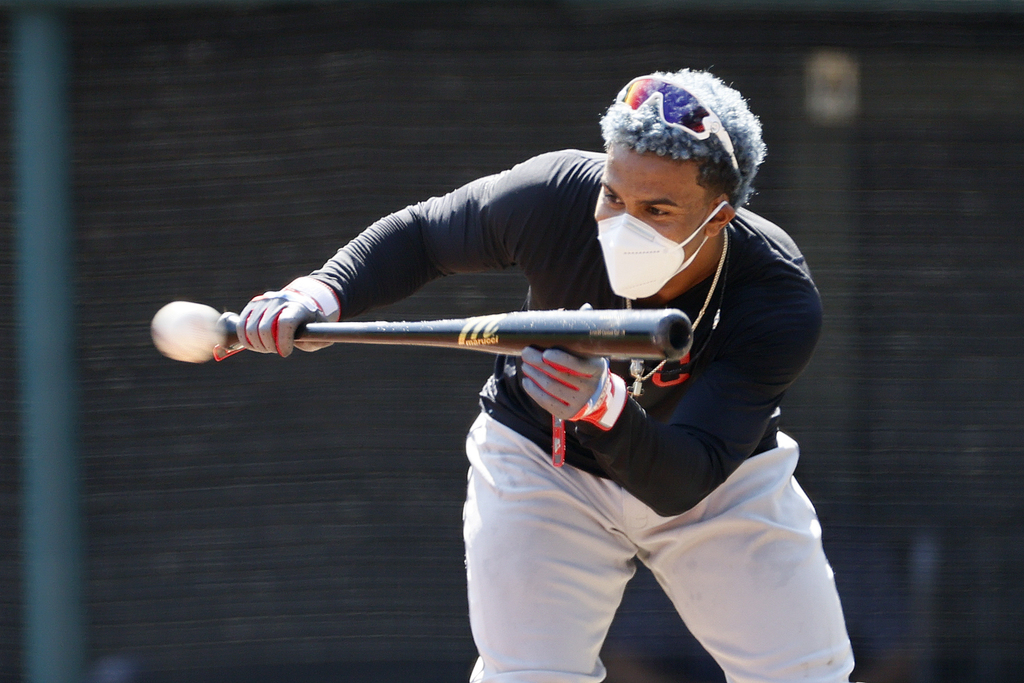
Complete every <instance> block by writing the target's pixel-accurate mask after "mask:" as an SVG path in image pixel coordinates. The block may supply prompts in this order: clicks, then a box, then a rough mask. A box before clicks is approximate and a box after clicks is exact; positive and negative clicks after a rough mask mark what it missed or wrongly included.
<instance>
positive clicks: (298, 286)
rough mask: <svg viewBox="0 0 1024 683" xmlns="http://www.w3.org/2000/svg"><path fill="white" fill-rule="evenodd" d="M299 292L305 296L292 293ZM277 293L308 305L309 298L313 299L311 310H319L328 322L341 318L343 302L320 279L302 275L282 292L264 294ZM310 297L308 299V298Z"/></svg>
mask: <svg viewBox="0 0 1024 683" xmlns="http://www.w3.org/2000/svg"><path fill="white" fill-rule="evenodd" d="M292 293H293V294H299V295H301V296H302V297H303V298H292V297H291V296H290V294H292ZM269 294H275V295H277V296H280V297H281V298H285V299H288V300H289V301H296V302H297V303H302V304H303V305H306V306H308V305H309V302H308V300H312V302H313V307H312V309H311V310H314V311H319V312H320V313H321V314H323V317H324V319H325V320H326V321H328V322H332V323H333V322H337V321H338V319H339V318H341V304H340V303H339V302H338V296H337V295H336V294H335V293H334V290H333V289H331V288H330V287H328V286H327V285H326V284H324V283H323V282H320V280H317V279H316V278H311V277H300V278H298V279H296V280H292V281H291V282H290V283H289V284H288V286H287V287H285V288H284V290H282V291H280V292H268V293H267V294H264V296H268V295H269ZM307 299H308V300H307Z"/></svg>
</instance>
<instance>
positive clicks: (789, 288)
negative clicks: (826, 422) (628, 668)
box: [238, 70, 853, 683]
mask: <svg viewBox="0 0 1024 683" xmlns="http://www.w3.org/2000/svg"><path fill="white" fill-rule="evenodd" d="M601 130H602V133H603V136H604V141H605V151H604V153H600V154H599V153H591V152H583V151H577V150H566V151H560V152H553V153H549V154H544V155H541V156H538V157H535V158H533V159H530V160H528V161H525V162H523V163H522V164H520V165H518V166H516V167H514V168H512V169H510V170H508V171H505V172H503V173H499V174H497V175H493V176H489V177H485V178H481V179H479V180H476V181H474V182H471V183H469V184H468V185H466V186H464V187H462V188H460V189H458V190H455V191H454V192H452V193H450V194H448V195H445V196H443V197H437V198H433V199H430V200H427V201H425V202H423V203H420V204H416V205H414V206H410V207H408V208H406V209H403V210H401V211H399V212H397V213H394V214H391V215H389V216H386V217H385V218H383V219H381V220H380V221H378V222H377V223H375V224H374V225H372V226H370V227H369V228H368V229H367V230H365V231H364V232H363V233H362V234H360V235H359V236H358V237H357V238H356V239H354V240H352V242H350V243H349V244H348V245H346V246H345V247H343V248H342V249H341V250H339V251H338V252H337V254H336V255H335V256H334V257H333V258H331V259H330V260H329V261H328V262H327V263H326V264H325V265H324V266H323V267H322V268H321V269H319V270H317V271H315V272H313V273H312V274H311V275H310V276H308V277H302V278H299V279H297V280H295V281H294V282H292V283H291V284H289V285H288V286H287V287H285V288H284V289H283V290H280V291H274V292H267V293H266V294H263V295H262V296H259V297H256V298H255V299H253V300H252V301H251V302H249V304H248V305H247V306H246V307H245V308H244V309H243V311H242V312H241V314H240V322H239V325H238V330H239V337H240V340H241V343H242V344H244V345H245V346H246V347H247V348H249V349H252V350H254V351H259V352H263V353H277V354H279V355H281V356H288V355H289V354H290V353H291V352H292V349H293V347H295V346H297V347H299V348H300V349H304V350H315V349H316V348H321V347H322V346H324V345H325V344H322V343H317V344H313V343H304V342H295V341H294V335H295V330H296V328H297V327H298V326H300V325H302V324H304V323H306V322H311V321H315V320H329V321H334V320H338V319H340V318H348V317H352V316H355V315H358V314H360V313H362V312H364V311H366V310H367V309H370V308H372V307H376V306H382V305H385V304H388V303H390V302H393V301H396V300H398V299H401V298H403V297H405V296H408V295H409V294H411V293H412V292H414V291H416V290H417V289H418V288H419V287H421V286H422V285H423V284H425V283H426V282H428V281H430V280H432V279H434V278H437V277H440V276H444V275H450V274H453V273H463V272H476V271H482V270H485V269H492V268H506V267H509V266H516V267H518V268H520V269H522V271H523V272H524V273H525V274H526V277H527V279H528V280H529V284H530V289H529V295H528V300H527V307H528V308H530V309H558V308H565V309H575V308H580V307H583V306H588V305H589V306H593V307H594V308H598V309H621V308H631V307H632V308H648V307H651V308H662V307H673V308H679V309H682V310H683V311H685V312H686V313H687V315H688V316H689V317H690V319H691V320H692V321H693V327H694V343H693V347H692V349H691V352H690V354H689V355H688V356H686V357H685V358H683V359H681V360H680V361H671V362H665V363H653V362H646V363H645V362H642V361H639V360H637V361H633V362H623V363H619V362H613V363H609V362H608V361H607V360H605V359H600V358H597V359H583V358H578V357H576V356H573V355H571V354H569V353H566V352H563V351H560V350H557V349H546V350H544V349H536V348H527V349H524V350H523V352H522V357H521V358H518V357H505V356H499V357H498V358H497V361H496V365H495V369H494V374H493V376H492V377H490V379H489V380H488V381H487V382H486V384H485V385H484V387H483V389H482V391H481V393H480V405H481V408H482V410H481V413H480V416H479V418H478V419H477V420H476V422H475V423H474V425H473V427H472V428H471V429H470V432H469V436H468V438H467V443H466V450H467V454H468V456H469V461H470V465H471V468H470V477H469V485H468V493H467V498H466V504H465V515H464V517H465V527H464V535H465V542H466V567H467V578H468V588H469V611H470V623H471V627H472V632H473V638H474V640H475V642H476V646H477V648H478V651H479V655H480V656H479V659H478V660H477V664H476V667H475V669H474V671H473V673H472V675H471V681H473V682H474V683H477V682H482V681H487V682H490V683H584V682H592V681H601V680H602V679H603V678H604V676H605V669H604V667H603V665H602V664H601V661H600V658H599V652H600V649H601V645H602V642H603V640H604V638H605V635H606V633H607V631H608V627H609V625H610V624H611V621H612V618H613V616H614V614H615V611H616V608H617V606H618V605H619V602H620V600H621V598H622V594H623V590H624V589H625V586H626V583H627V582H628V581H629V579H630V577H631V576H632V575H633V573H634V568H635V562H636V561H637V560H639V561H640V562H643V563H644V564H646V565H647V566H648V567H649V568H650V569H651V571H652V573H653V574H654V576H655V577H656V578H657V580H658V581H659V583H660V584H661V586H662V588H663V589H664V590H665V592H666V594H667V595H668V597H669V598H670V599H671V600H672V602H673V603H674V605H675V607H676V609H677V610H678V611H679V614H680V616H681V617H682V618H683V620H684V621H685V623H686V625H687V626H688V627H689V629H690V631H691V632H692V633H693V634H694V635H695V636H696V637H697V639H698V640H700V642H701V643H702V644H703V645H704V647H705V648H706V649H707V650H708V652H710V653H711V655H712V656H713V657H714V658H715V659H716V660H717V662H718V663H719V664H720V665H721V667H722V669H723V670H724V671H725V675H726V679H727V680H728V681H730V682H732V683H765V682H769V681H770V682H782V681H798V680H799V681H810V682H813V683H840V682H843V683H845V682H847V681H848V677H849V674H850V672H851V671H852V669H853V655H852V653H851V649H850V642H849V638H848V637H847V633H846V628H845V625H844V621H843V615H842V609H841V607H840V603H839V598H838V595H837V593H836V588H835V584H834V581H833V577H832V571H831V569H830V567H829V564H828V562H827V560H826V558H825V555H824V553H823V552H822V546H821V527H820V525H819V523H818V520H817V516H816V514H815V511H814V508H813V507H812V505H811V503H810V501H809V500H808V499H807V497H806V496H805V495H804V493H803V491H802V490H801V489H800V486H799V485H798V484H797V482H796V480H795V479H794V478H793V471H794V468H795V467H796V464H797V459H798V447H797V444H796V443H795V442H794V441H793V439H791V438H790V437H789V436H787V435H786V434H784V433H783V432H781V431H779V428H778V422H779V414H780V413H779V404H780V403H781V401H782V397H783V395H784V394H785V393H786V390H787V389H788V388H789V386H790V385H791V384H792V383H793V381H794V380H795V379H796V378H797V376H798V375H799V374H800V373H801V371H802V370H803V368H804V367H805V365H806V364H807V362H808V360H809V359H810V357H811V353H812V351H813V349H814V346H815V344H816V342H817V339H818V335H819V330H820V326H821V303H820V299H819V296H818V292H817V290H816V289H815V286H814V283H813V282H812V280H811V275H810V272H809V271H808V268H807V265H806V264H805V262H804V258H803V256H802V255H801V254H800V251H799V250H798V249H797V246H796V245H795V244H794V243H793V240H792V239H790V237H789V236H788V235H787V234H786V233H785V232H783V231H782V230H781V229H780V228H779V227H777V226H775V225H774V224H772V223H771V222H769V221H767V220H765V219H764V218H762V217H760V216H758V215H757V214H754V213H752V212H750V211H748V210H746V209H744V208H742V207H743V205H744V204H745V203H746V201H747V199H748V198H749V196H750V194H751V192H752V181H753V179H754V176H755V175H756V173H757V169H758V167H759V165H760V164H761V162H762V160H763V158H764V155H765V145H764V143H763V141H762V139H761V127H760V123H759V122H758V120H757V118H756V117H755V116H754V115H753V114H751V112H750V111H749V109H748V108H747V105H746V102H745V101H744V99H743V98H742V96H741V95H740V94H739V93H738V92H737V91H735V90H734V89H732V88H730V87H728V86H726V85H725V84H724V83H723V82H722V81H720V80H719V79H718V78H716V77H714V76H712V75H711V74H709V73H706V72H697V71H690V70H683V71H679V72H676V73H660V72H659V73H654V74H650V75H646V76H642V77H640V78H637V79H635V80H633V81H631V82H630V83H628V84H627V85H626V86H625V87H624V88H623V89H622V91H621V92H620V93H619V95H618V97H617V98H616V99H615V102H614V103H613V104H612V105H611V106H610V108H609V109H608V111H607V113H606V114H605V115H604V117H603V119H602V121H601ZM560 430H564V441H563V439H562V438H560V437H561V434H559V431H560ZM553 440H554V441H555V442H556V443H564V453H563V452H562V449H561V448H557V447H556V448H555V451H554V456H552V441H553ZM563 459H564V463H565V466H562V467H559V466H556V465H561V462H562V460H563Z"/></svg>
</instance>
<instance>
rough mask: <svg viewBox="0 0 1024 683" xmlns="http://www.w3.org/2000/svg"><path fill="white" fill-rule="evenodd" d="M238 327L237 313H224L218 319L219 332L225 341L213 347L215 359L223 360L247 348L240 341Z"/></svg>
mask: <svg viewBox="0 0 1024 683" xmlns="http://www.w3.org/2000/svg"><path fill="white" fill-rule="evenodd" d="M237 328H238V314H237V313H230V312H228V313H224V314H223V315H221V316H220V319H219V320H217V332H218V333H220V336H221V338H222V339H223V340H224V341H223V342H221V343H220V344H217V345H216V346H214V347H213V359H214V360H216V361H222V360H224V359H225V358H228V357H229V356H233V355H235V354H236V353H238V352H239V351H244V350H245V347H244V346H242V345H241V344H239V343H238V332H237Z"/></svg>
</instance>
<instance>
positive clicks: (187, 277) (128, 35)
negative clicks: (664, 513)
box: [0, 3, 1024, 683]
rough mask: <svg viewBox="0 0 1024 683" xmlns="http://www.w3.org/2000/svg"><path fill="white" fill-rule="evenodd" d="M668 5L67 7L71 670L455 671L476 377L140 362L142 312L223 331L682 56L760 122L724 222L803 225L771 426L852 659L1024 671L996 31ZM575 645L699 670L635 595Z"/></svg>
mask: <svg viewBox="0 0 1024 683" xmlns="http://www.w3.org/2000/svg"><path fill="white" fill-rule="evenodd" d="M695 9H697V8H696V7H695V6H686V7H680V8H671V7H668V6H665V5H662V6H660V8H651V9H647V10H643V11H636V10H628V11H627V10H626V9H625V8H624V7H621V6H604V5H600V4H596V5H590V4H578V5H575V4H574V5H565V4H553V3H549V4H543V3H541V4H516V3H501V4H498V5H494V4H441V3H413V4H389V3H384V4H373V5H360V4H343V5H330V6H326V5H325V6H292V7H259V8H252V9H239V10H229V9H217V10H200V9H193V10H187V11H185V10H166V9H160V10H155V9H154V10H146V11H135V10H116V11H114V10H110V11H101V10H89V11H81V12H77V13H74V14H72V15H71V20H70V21H71V29H72V35H73V40H74V65H73V81H72V83H73V85H72V87H73V91H72V103H73V116H74V131H73V132H74V183H75V184H74V193H75V214H76V220H77V254H78V258H77V273H75V275H74V277H75V279H76V282H77V293H78V294H77V312H78V321H77V324H78V328H77V329H78V352H79V360H80V368H81V370H80V374H81V380H82V387H81V396H82V413H81V433H82V443H81V455H82V465H83V467H82V471H83V476H84V490H85V498H84V509H85V521H86V529H87V558H86V566H87V571H88V576H87V600H88V620H89V630H88V638H89V643H90V661H92V662H98V661H101V660H103V658H110V657H121V658H123V660H122V661H129V660H130V661H134V662H136V663H138V664H139V665H140V666H141V667H142V668H143V669H144V671H145V674H144V675H143V678H145V679H147V680H152V681H167V682H174V683H177V682H179V681H236V680H237V681H247V682H261V681H266V682H267V683H270V682H273V683H277V682H279V681H280V682H284V681H295V680H304V681H393V680H402V681H458V680H465V676H466V674H467V671H468V669H469V667H470V665H471V664H472V660H473V658H474V656H475V654H474V650H473V646H472V641H471V639H470V635H469V627H468V623H467V616H466V612H467V607H466V597H465V577H464V566H463V551H462V533H461V515H462V510H461V508H462V500H463V495H464V487H465V480H466V470H467V463H466V461H465V457H464V454H463V451H462V448H463V445H462V444H463V436H464V431H465V429H466V428H467V427H468V425H469V424H470V422H471V421H472V419H473V418H474V415H475V412H476V410H477V408H476V392H477V390H478V389H479V387H480V385H481V384H482V382H483V381H484V379H485V378H486V376H487V374H488V373H489V369H490V364H491V359H490V357H488V356H485V355H483V354H481V355H475V354H472V353H466V352H456V351H445V350H413V349H402V348H373V347H365V348H361V347H347V348H341V347H337V346H336V347H333V348H331V349H328V350H325V351H323V352H320V353H317V354H302V353H298V354H296V357H293V358H291V359H288V360H281V359H278V358H272V357H265V356H257V355H255V354H240V355H238V356H236V357H233V358H231V359H230V360H229V361H226V362H224V363H219V364H213V363H210V364H206V365H198V366H193V365H187V364H180V363H175V362H172V361H170V360H167V359H165V358H163V357H161V356H160V355H158V354H157V352H156V351H155V350H154V349H153V348H152V345H151V343H150V340H149V330H148V325H149V320H150V318H151V317H152V315H153V314H154V313H155V312H156V310H157V309H158V308H159V307H160V306H161V305H162V304H163V303H165V302H167V301H171V300H174V299H188V300H194V301H200V302H204V303H208V304H210V305H213V306H215V307H218V308H224V309H231V310H238V309H239V308H241V307H242V306H243V305H244V303H245V302H246V301H247V300H248V299H249V298H250V297H251V296H252V295H254V294H257V293H259V292H262V291H264V290H265V289H270V288H276V287H278V286H280V285H282V284H283V283H285V282H287V281H289V280H290V279H292V278H293V277H295V276H298V275H301V274H305V273H306V272H308V271H310V270H311V269H313V268H315V267H317V266H319V265H320V264H321V263H322V262H323V261H324V260H325V259H326V258H328V257H329V256H330V255H331V254H332V253H333V252H334V250H335V249H336V248H338V247H339V246H341V245H343V244H344V243H345V242H346V241H347V240H349V239H350V238H351V237H353V236H354V235H356V234H357V232H359V231H360V230H361V229H362V228H363V227H365V226H366V225H368V224H369V223H370V222H372V221H373V220H375V219H377V218H378V217H380V216H381V215H384V214H386V213H389V212H391V211H393V210H397V209H400V208H402V207H404V206H405V205H407V204H409V203H411V202H414V201H417V200H420V199H423V198H426V197H428V196H431V195H436V194H439V193H443V192H445V191H447V190H449V189H452V188H454V187H456V186H458V185H460V184H462V183H465V182H467V181H469V180H472V179H474V178H476V177H479V176H480V175H483V174H488V173H493V172H497V171H500V170H501V169H504V168H506V167H508V166H510V165H512V164H514V163H516V162H518V161H521V160H523V159H526V158H528V157H529V156H531V155H533V154H536V153H539V152H543V151H548V150H552V149H557V148H563V147H579V148H585V149H599V147H600V144H601V141H600V136H599V131H598V128H597V122H598V118H599V116H600V115H601V113H602V111H603V109H604V108H605V107H607V105H608V104H609V103H610V101H611V98H612V97H613V96H614V94H615V93H616V92H617V90H618V88H619V87H621V86H622V85H623V84H624V83H625V82H626V81H627V80H628V79H629V78H630V77H632V76H634V75H638V74H640V73H644V72H647V71H650V70H654V69H676V68H681V67H683V66H691V67H697V68H709V67H710V68H712V69H713V70H714V71H715V72H716V73H717V74H718V75H720V76H722V77H723V78H724V79H725V80H726V81H728V82H731V83H733V84H735V86H736V87H738V88H739V89H740V90H741V91H742V92H743V93H744V94H745V95H747V97H748V98H749V100H750V102H751V106H752V109H753V110H754V111H755V112H756V113H758V114H759V115H760V117H761V119H762V121H763V123H764V126H765V133H766V140H767V143H768V147H769V156H768V159H767V162H766V164H765V166H764V168H763V171H762V174H761V176H760V179H759V182H758V188H759V191H760V192H759V194H758V195H756V196H755V198H754V199H753V201H752V204H751V208H752V209H754V210H755V211H758V212H760V213H762V214H764V215H765V216H767V217H769V218H771V219H773V220H775V221H776V222H778V223H779V224H781V225H782V226H783V227H784V228H786V229H787V230H788V231H790V233H791V234H792V235H793V236H794V237H795V238H796V240H797V241H798V243H799V244H800V245H801V247H802V248H803V250H804V252H805V254H806V255H807V258H808V260H809V262H810V264H811V267H812V269H813V271H814V273H815V275H816V278H817V281H818V284H819V287H820V289H821V290H822V295H823V298H824V301H825V306H826V326H825V333H824V336H823V338H822V342H821V345H820V347H819V349H818V353H817V355H816V357H815V360H814V361H813V362H812V364H811V366H810V368H809V369H808V371H807V373H806V374H805V376H804V377H803V378H802V380H801V381H800V382H799V383H798V385H797V386H796V387H795V388H794V389H793V390H792V391H791V393H790V395H789V397H788V398H787V400H786V402H785V403H784V411H785V412H784V425H785V429H786V430H787V431H789V432H791V433H792V434H793V435H794V436H796V437H797V438H798V439H799V440H800V441H801V444H802V447H803V458H802V462H801V465H800V470H799V472H798V476H799V477H800V479H801V482H802V484H803V485H804V488H805V489H807V491H808V493H809V494H810V495H811V497H812V499H813V500H814V501H815V502H816V504H817V507H818V510H819V512H820V515H821V518H822V522H823V525H824V528H825V531H824V539H825V545H826V550H827V551H828V553H829V555H830V558H831V560H832V562H833V565H834V569H835V572H836V577H837V582H838V585H839V588H840V591H841V593H842V597H843V600H844V605H845V609H846V612H847V616H848V620H849V628H850V633H851V637H852V638H853V641H854V644H855V647H856V653H857V655H858V660H859V670H858V672H857V676H858V677H859V678H860V679H862V680H867V681H907V682H910V681H913V682H915V683H938V682H940V681H941V682H943V683H945V682H949V683H952V682H954V681H955V682H958V683H960V682H971V681H978V682H981V681H984V682H985V683H996V682H999V681H1018V680H1024V674H1021V673H1020V672H1021V671H1022V670H1024V669H1022V666H1021V665H1022V664H1024V661H1022V657H1021V652H1022V651H1024V635H1022V634H1024V618H1022V613H1024V581H1022V579H1024V525H1022V521H1024V515H1022V507H1024V506H1022V502H1021V501H1022V498H1021V493H1020V491H1021V489H1022V486H1024V476H1022V475H1024V461H1022V455H1024V452H1022V451H1024V445H1022V444H1024V428H1022V426H1021V417H1022V414H1024V411H1022V408H1024V401H1022V398H1021V390H1020V386H1021V382H1022V380H1024V369H1022V368H1024V352H1022V350H1021V347H1022V342H1021V340H1022V336H1024V335H1022V332H1024V322H1022V315H1021V311H1022V310H1024V294H1022V287H1021V281H1022V274H1024V250H1022V242H1024V238H1022V212H1021V210H1020V208H1019V202H1020V198H1021V196H1022V195H1024V132H1022V129H1021V125H1020V121H1021V120H1022V115H1024V40H1022V39H1024V18H1022V17H1020V16H1017V15H1006V16H991V15H990V16H971V15H966V14H956V15H949V16H943V15H937V14H930V15H926V16H919V15H913V14H909V13H908V14H884V15H883V14H864V15H858V14H831V15H829V14H826V15H821V14H816V15H813V16H812V15H809V14H780V13H764V14H750V13H738V12H732V13H717V14H715V15H713V16H712V15H711V13H709V12H708V11H706V10H707V8H706V6H705V7H702V8H700V10H701V11H695ZM7 28H8V24H7V19H6V18H4V20H3V29H4V31H3V33H2V37H0V61H2V65H3V67H4V68H3V69H2V70H0V94H2V96H3V99H4V101H5V102H9V101H10V88H9V82H10V79H9V73H8V68H7V67H8V65H9V63H10V46H9V37H8V34H7ZM848 86H849V87H848ZM822 88H824V90H823V91H822ZM822 92H824V95H822ZM829 93H831V94H832V95H834V96H835V97H836V98H838V99H837V100H836V102H834V103H833V104H834V106H832V108H831V109H829V106H830V105H829V103H828V97H829ZM822 97H824V98H825V100H822V99H821V98H822ZM844 97H846V98H847V99H845V100H844V99H843V98H844ZM851 97H852V99H850V98H851ZM816 98H817V99H816ZM823 101H824V104H822V102H823ZM823 107H824V108H823ZM844 107H846V108H845V109H844ZM851 107H852V108H851ZM9 119H10V114H9V107H5V108H3V109H2V110H0V156H2V157H3V158H4V159H5V160H9V159H10V153H9V150H10V120H9ZM11 213H12V196H11V192H10V163H5V164H3V166H2V167H0V332H2V334H0V359H2V363H0V448H2V452H3V457H2V459H0V680H2V681H4V682H7V681H16V680H19V679H20V667H21V662H20V655H19V642H20V638H21V630H20V626H19V624H20V620H21V618H22V605H21V597H20V590H21V588H20V576H19V572H20V565H19V545H18V515H19V510H18V502H19V499H18V457H17V445H18V437H17V409H18V400H17V391H16V375H15V368H14V356H15V348H16V347H15V344H17V343H31V340H21V339H19V338H18V335H17V334H16V331H15V328H14V322H13V320H12V315H11V310H12V306H13V282H12V279H13V274H12V270H13V267H12V263H13V259H14V255H13V253H12V241H13V238H12V229H13V226H12V215H11ZM525 293H526V283H525V281H524V280H523V278H522V277H521V276H520V275H518V274H517V273H515V272H511V271H510V272H501V273H490V274H483V275H475V276H460V277H455V278H450V279H448V280H445V281H442V282H437V283H433V284H431V285H430V286H428V287H427V288H426V289H425V290H424V291H422V292H421V293H419V294H417V295H416V296H415V297H413V298H411V299H409V300H407V301H405V302H402V303H400V304H397V305H395V306H392V307H390V308H387V309H383V310H380V311H374V312H372V313H371V314H368V315H366V316H363V317H364V318H385V319H420V318H431V317H461V316H466V315H475V314H483V313H492V312H500V311H507V310H515V309H517V308H519V307H520V306H521V305H522V302H523V299H524V297H525ZM39 314H40V315H46V312H45V311H40V312H39ZM605 655H606V659H607V661H608V664H609V669H610V672H611V673H610V677H609V680H610V681H618V682H619V683H626V682H629V681H698V680H719V679H720V676H721V674H720V672H718V671H717V669H716V667H715V665H714V664H713V662H709V661H708V659H707V657H706V655H704V654H703V653H702V651H701V649H700V647H699V646H698V645H697V644H696V643H695V642H694V641H692V639H689V638H688V636H687V634H686V632H685V630H684V629H683V627H682V626H681V625H680V624H679V622H678V619H676V618H675V616H674V614H673V613H672V611H671V607H670V605H669V604H668V603H667V602H666V601H665V599H664V597H663V596H661V594H660V591H659V590H658V589H657V587H656V585H655V584H654V582H653V579H652V578H651V577H650V575H649V574H645V573H641V574H640V575H638V577H637V579H636V580H635V581H634V583H633V584H632V585H631V587H630V589H629V590H628V591H627V596H626V600H625V602H624V604H623V607H622V609H621V611H620V613H619V616H618V617H617V619H616V622H615V624H614V625H613V627H612V632H611V634H610V636H609V640H608V643H607V646H606V651H605ZM107 661H108V662H109V661H110V660H107ZM97 680H98V679H97Z"/></svg>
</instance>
